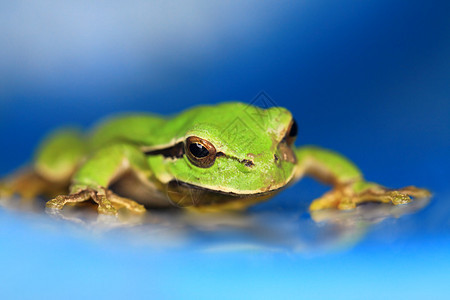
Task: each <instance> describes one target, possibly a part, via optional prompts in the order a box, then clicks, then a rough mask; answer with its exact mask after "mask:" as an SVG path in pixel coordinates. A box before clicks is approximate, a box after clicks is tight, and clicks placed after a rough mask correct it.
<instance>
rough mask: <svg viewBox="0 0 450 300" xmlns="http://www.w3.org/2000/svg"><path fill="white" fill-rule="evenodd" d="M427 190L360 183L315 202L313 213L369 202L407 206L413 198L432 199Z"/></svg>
mask: <svg viewBox="0 0 450 300" xmlns="http://www.w3.org/2000/svg"><path fill="white" fill-rule="evenodd" d="M430 196H431V193H430V192H429V191H428V190H426V189H421V188H417V187H414V186H408V187H404V188H401V189H395V190H394V189H388V188H385V187H383V186H380V185H378V184H375V183H368V182H358V183H354V184H351V185H348V186H344V187H337V188H335V189H333V190H331V191H330V192H327V193H326V194H324V195H323V196H322V197H320V198H318V199H316V200H314V201H313V202H312V203H311V205H310V207H309V209H310V210H311V211H314V210H320V209H327V208H337V209H340V210H348V209H354V208H355V207H356V206H357V205H358V204H361V203H367V202H380V203H392V204H394V205H399V204H406V203H409V202H411V201H412V198H426V197H430Z"/></svg>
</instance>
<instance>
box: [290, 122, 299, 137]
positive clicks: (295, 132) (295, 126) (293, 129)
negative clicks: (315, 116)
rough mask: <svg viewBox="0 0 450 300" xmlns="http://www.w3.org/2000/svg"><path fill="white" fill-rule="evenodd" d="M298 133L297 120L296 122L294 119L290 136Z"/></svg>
mask: <svg viewBox="0 0 450 300" xmlns="http://www.w3.org/2000/svg"><path fill="white" fill-rule="evenodd" d="M297 133H298V127H297V122H295V120H294V123H292V126H291V131H290V132H289V136H291V137H295V136H297Z"/></svg>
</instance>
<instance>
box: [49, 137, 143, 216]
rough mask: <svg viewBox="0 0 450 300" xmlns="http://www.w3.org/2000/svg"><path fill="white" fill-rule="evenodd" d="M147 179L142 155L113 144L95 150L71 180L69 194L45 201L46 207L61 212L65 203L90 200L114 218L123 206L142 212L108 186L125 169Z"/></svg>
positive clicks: (134, 203)
mask: <svg viewBox="0 0 450 300" xmlns="http://www.w3.org/2000/svg"><path fill="white" fill-rule="evenodd" d="M130 169H131V170H132V171H133V172H136V173H137V174H139V175H140V176H141V177H146V178H148V177H149V176H150V170H149V168H148V165H147V163H146V160H145V156H144V155H143V153H142V152H141V151H140V150H139V149H138V148H137V147H136V146H133V145H129V144H114V145H111V146H108V147H106V148H103V149H101V150H98V151H97V152H95V153H94V154H93V155H92V156H91V157H89V158H88V160H87V161H86V162H84V164H82V165H81V167H80V168H79V169H78V170H77V172H76V173H75V174H74V176H73V178H72V184H71V187H70V192H71V193H70V194H69V195H60V196H57V197H56V198H54V199H52V200H50V201H48V202H47V204H46V206H47V207H48V208H53V209H62V208H63V207H64V205H66V204H67V203H77V202H83V201H86V200H89V199H92V200H93V201H94V202H95V203H96V204H97V205H98V212H99V213H101V214H110V215H116V214H117V209H118V208H121V207H126V208H127V209H128V210H130V211H132V212H135V213H143V212H145V208H144V206H143V205H140V204H138V203H136V202H134V201H132V200H130V199H127V198H123V197H120V196H118V195H116V194H114V193H113V192H112V191H110V190H109V189H108V186H109V185H110V184H111V183H112V182H113V181H114V180H115V179H117V178H119V177H120V176H121V175H122V174H124V173H125V172H126V171H128V170H130Z"/></svg>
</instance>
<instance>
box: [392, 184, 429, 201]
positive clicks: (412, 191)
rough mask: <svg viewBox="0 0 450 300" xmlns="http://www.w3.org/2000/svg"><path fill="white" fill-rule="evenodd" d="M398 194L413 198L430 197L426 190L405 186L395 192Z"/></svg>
mask: <svg viewBox="0 0 450 300" xmlns="http://www.w3.org/2000/svg"><path fill="white" fill-rule="evenodd" d="M397 191H398V192H400V193H403V194H406V195H408V196H410V197H413V198H428V197H431V192H430V191H429V190H427V189H423V188H418V187H415V186H412V185H411V186H407V187H404V188H401V189H398V190H397Z"/></svg>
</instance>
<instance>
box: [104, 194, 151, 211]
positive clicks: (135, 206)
mask: <svg viewBox="0 0 450 300" xmlns="http://www.w3.org/2000/svg"><path fill="white" fill-rule="evenodd" d="M107 195H108V199H109V200H110V201H111V203H112V204H113V205H114V206H115V207H116V208H117V209H119V208H122V207H125V208H126V209H127V210H128V211H130V212H132V213H135V214H143V213H145V212H146V209H145V207H144V205H141V204H139V203H137V202H135V201H133V200H131V199H128V198H124V197H120V196H118V195H116V194H115V193H113V192H112V191H108V193H107Z"/></svg>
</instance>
